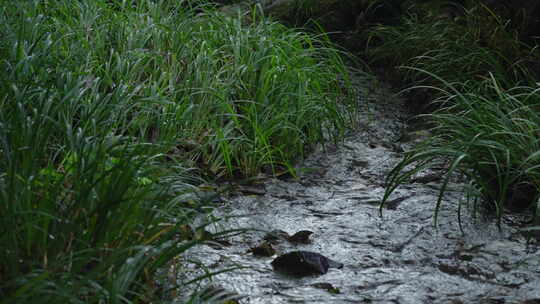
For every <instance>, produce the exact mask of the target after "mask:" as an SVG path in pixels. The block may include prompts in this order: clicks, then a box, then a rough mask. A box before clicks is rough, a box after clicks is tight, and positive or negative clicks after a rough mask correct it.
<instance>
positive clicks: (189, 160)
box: [0, 0, 350, 303]
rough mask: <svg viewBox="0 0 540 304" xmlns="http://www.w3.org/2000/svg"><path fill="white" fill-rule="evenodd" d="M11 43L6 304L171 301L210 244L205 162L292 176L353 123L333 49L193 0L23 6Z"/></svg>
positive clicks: (1, 290) (1, 122) (219, 169)
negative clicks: (197, 221) (166, 270)
mask: <svg viewBox="0 0 540 304" xmlns="http://www.w3.org/2000/svg"><path fill="white" fill-rule="evenodd" d="M195 9H197V10H198V11H197V12H198V13H196V12H195ZM200 12H202V13H200ZM254 19H258V17H257V18H255V17H254ZM0 36H1V37H2V39H1V40H0V58H1V61H0V70H1V71H3V72H2V73H1V74H0V155H1V156H0V218H1V220H0V245H1V246H0V248H2V249H1V250H0V279H1V280H0V282H1V283H0V299H2V300H1V302H2V303H15V302H16V303H68V302H69V303H71V302H73V303H104V302H107V303H130V302H150V301H157V300H158V299H159V298H160V295H159V293H157V289H156V288H155V286H154V283H153V279H152V276H153V274H154V270H156V269H157V268H159V267H162V266H164V265H166V263H168V262H169V261H171V259H172V258H173V257H174V256H176V255H177V254H180V253H182V252H184V251H185V250H186V249H188V248H189V247H191V246H193V245H195V244H196V243H198V242H200V241H204V240H203V239H202V238H201V239H198V238H193V237H186V236H182V234H181V233H180V236H178V232H179V231H182V229H183V227H186V225H190V224H191V222H192V220H193V218H194V217H195V216H199V213H198V212H197V210H198V209H200V208H199V207H200V206H198V205H199V204H200V205H201V206H202V205H205V204H204V202H198V201H196V202H193V201H190V202H189V206H188V205H187V204H183V203H182V199H181V195H182V194H184V193H185V192H186V189H192V188H194V186H193V185H192V184H197V183H200V181H199V180H198V179H197V178H195V177H194V175H193V174H194V173H193V170H191V169H189V168H193V167H198V169H199V171H198V172H199V173H200V172H201V171H206V172H211V173H212V174H214V175H215V176H224V175H229V176H230V175H234V174H245V175H247V174H253V173H256V172H258V170H262V169H266V168H270V169H276V170H277V169H278V168H282V167H283V168H291V167H292V162H293V161H294V160H295V159H297V158H298V157H301V156H302V154H303V152H304V151H305V149H306V147H307V146H309V145H312V144H315V143H318V142H322V141H324V140H327V139H334V140H337V138H338V136H339V135H340V133H341V132H342V130H343V128H344V127H345V125H346V123H347V121H348V119H349V117H347V116H346V115H345V114H342V113H343V110H344V109H347V108H349V107H350V104H349V100H346V99H345V98H341V97H340V94H341V93H342V92H343V91H347V90H348V89H347V85H348V84H347V79H346V75H345V74H343V75H342V74H341V73H344V68H343V65H342V63H341V60H340V58H339V56H338V54H337V53H336V52H335V51H333V50H332V49H330V48H328V47H327V45H328V44H327V42H325V41H323V40H322V39H315V38H312V37H309V36H307V35H304V34H299V33H296V32H293V31H290V30H287V29H285V28H284V27H282V26H280V25H279V24H276V23H269V22H267V21H264V20H257V21H256V22H254V23H253V24H250V25H243V24H242V23H241V21H240V20H239V19H237V18H229V17H226V16H223V15H221V14H218V13H216V12H213V11H208V10H206V9H205V8H204V7H196V8H194V7H189V5H187V4H186V2H185V1H67V0H65V1H64V0H57V1H17V2H13V3H10V4H9V5H3V6H1V7H0ZM338 75H341V76H339V77H338ZM338 79H340V80H341V81H338ZM194 204H195V205H194ZM205 210H206V208H205ZM200 216H203V215H200ZM224 233H225V234H226V232H224ZM224 233H222V234H224ZM173 240H175V241H173Z"/></svg>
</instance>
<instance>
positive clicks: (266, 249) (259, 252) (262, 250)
mask: <svg viewBox="0 0 540 304" xmlns="http://www.w3.org/2000/svg"><path fill="white" fill-rule="evenodd" d="M248 252H251V253H253V255H256V256H264V257H270V256H273V255H274V254H276V250H275V249H274V248H272V244H271V243H269V242H263V243H261V244H259V245H258V246H255V247H252V248H250V249H249V251H248Z"/></svg>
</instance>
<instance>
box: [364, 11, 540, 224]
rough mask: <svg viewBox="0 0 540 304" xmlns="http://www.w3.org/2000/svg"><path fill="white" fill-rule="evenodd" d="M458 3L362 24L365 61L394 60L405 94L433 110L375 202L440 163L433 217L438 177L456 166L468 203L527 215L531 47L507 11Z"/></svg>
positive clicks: (534, 165) (532, 160)
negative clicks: (422, 137)
mask: <svg viewBox="0 0 540 304" xmlns="http://www.w3.org/2000/svg"><path fill="white" fill-rule="evenodd" d="M465 3H466V5H465V6H464V7H460V6H456V5H454V6H452V7H451V10H450V11H449V6H448V5H447V4H443V1H432V2H429V3H428V2H426V3H423V4H417V5H413V6H411V7H409V10H408V15H407V17H406V18H404V19H403V21H402V23H401V24H400V25H397V26H385V25H381V26H378V27H376V28H374V29H373V30H372V31H371V32H370V33H369V45H370V46H372V47H371V48H370V49H369V50H368V52H369V53H370V54H372V56H373V58H374V60H373V61H374V62H375V63H383V62H386V63H387V64H388V63H389V64H388V65H389V66H399V67H401V69H400V71H399V77H400V79H401V81H402V82H401V83H402V84H403V83H405V84H407V85H410V86H411V88H410V89H408V90H410V91H412V92H413V93H414V92H415V91H418V90H423V91H424V92H426V91H427V92H429V93H431V97H433V99H435V102H432V103H431V104H432V105H435V107H434V108H435V109H436V110H435V112H434V113H431V114H426V115H423V116H422V118H423V119H425V120H426V121H429V122H430V123H431V125H432V126H433V129H432V130H430V131H431V133H432V134H434V136H433V137H432V138H430V139H428V140H426V141H425V142H424V143H423V144H421V145H419V146H417V147H415V148H414V149H412V150H411V151H408V152H407V153H406V155H405V157H404V159H403V160H402V161H401V162H400V163H399V164H398V165H397V166H396V167H395V168H394V169H393V170H392V172H391V173H390V174H389V176H388V179H387V183H388V188H387V191H386V193H385V196H384V199H383V203H384V201H386V200H387V199H388V197H389V196H390V194H391V193H392V192H393V191H394V190H395V189H396V188H397V187H398V186H399V185H400V184H403V183H406V182H407V181H409V179H410V178H411V177H412V176H414V175H415V174H417V173H418V172H421V171H422V170H424V169H427V168H433V167H440V166H441V163H443V164H444V168H445V171H444V173H445V175H444V177H445V178H444V181H443V183H442V185H441V189H440V196H439V200H438V202H437V206H436V211H435V220H436V218H437V215H438V210H439V208H440V205H441V203H442V196H443V194H444V193H445V191H447V187H448V183H449V182H450V181H451V179H452V178H454V177H455V176H456V175H458V174H460V175H461V176H463V177H464V178H465V179H464V180H465V181H467V182H468V183H469V184H468V185H467V186H466V187H465V188H466V190H467V193H468V194H469V199H470V202H472V206H473V210H475V211H483V212H487V213H494V214H495V215H496V216H497V218H498V219H499V221H500V219H501V216H502V215H503V214H504V212H506V211H508V210H514V211H515V210H520V211H524V210H526V211H528V212H529V214H530V215H531V216H533V217H535V216H536V214H537V213H538V210H537V209H538V206H537V203H536V202H537V200H538V198H539V193H540V183H539V181H540V179H539V176H540V166H539V165H540V159H539V153H538V151H539V150H540V146H539V145H540V143H539V140H538V138H539V134H540V133H539V132H540V129H539V127H538V126H539V125H540V116H539V115H538V109H539V102H540V98H539V97H540V96H539V92H540V91H539V89H538V83H537V75H538V74H537V73H538V70H537V67H536V70H535V66H534V64H531V63H532V62H537V61H538V60H539V59H540V53H539V52H538V48H537V46H534V45H533V46H530V45H527V44H525V43H523V42H522V41H521V40H520V39H519V37H520V36H521V35H520V33H521V32H522V30H523V29H520V28H519V26H517V25H516V24H515V23H513V21H512V20H511V19H510V17H505V18H503V17H502V15H501V14H500V11H499V10H495V9H492V8H491V7H488V6H486V5H484V4H482V3H481V2H478V1H474V2H470V3H469V2H467V1H465ZM413 96H414V95H413ZM413 98H414V97H413ZM410 102H415V100H414V99H413V100H411V101H410ZM459 210H460V211H459V212H461V205H460V208H459Z"/></svg>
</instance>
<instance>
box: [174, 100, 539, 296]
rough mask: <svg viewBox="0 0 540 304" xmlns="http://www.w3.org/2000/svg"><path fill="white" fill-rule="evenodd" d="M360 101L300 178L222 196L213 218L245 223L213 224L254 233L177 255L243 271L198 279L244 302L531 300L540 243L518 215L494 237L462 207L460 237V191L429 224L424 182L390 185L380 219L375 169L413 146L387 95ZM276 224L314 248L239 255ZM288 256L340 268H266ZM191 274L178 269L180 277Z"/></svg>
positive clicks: (379, 177) (433, 191)
mask: <svg viewBox="0 0 540 304" xmlns="http://www.w3.org/2000/svg"><path fill="white" fill-rule="evenodd" d="M366 94H367V92H366ZM364 95H365V94H364ZM368 97H370V98H367V99H366V98H364V99H362V100H361V102H362V104H361V106H362V112H363V114H362V117H363V118H362V119H361V122H360V126H359V127H358V130H356V131H355V132H354V134H349V135H348V136H347V138H346V139H345V141H344V142H343V143H342V144H340V145H339V146H337V147H327V148H326V149H325V150H323V149H321V150H320V151H316V152H314V153H313V154H312V155H310V156H309V157H308V158H307V159H306V160H305V161H304V162H303V163H302V164H300V165H299V166H300V167H302V168H306V169H309V170H305V171H306V172H305V173H303V174H302V175H301V176H300V177H299V178H298V179H292V178H290V179H279V178H274V179H270V180H267V181H265V182H264V183H262V184H261V185H259V188H260V190H261V191H262V193H264V194H260V195H244V196H237V197H231V198H226V199H225V201H226V202H225V203H224V206H223V207H221V208H219V209H218V210H217V211H216V212H217V215H218V216H222V215H248V216H245V217H240V218H235V219H233V220H231V221H230V222H226V223H222V225H223V226H222V227H224V228H235V227H236V228H238V227H243V228H255V229H258V230H260V231H251V232H247V233H244V234H241V235H239V236H236V237H233V238H232V239H231V240H230V242H231V245H230V246H222V247H216V246H207V245H202V246H198V247H197V248H193V249H192V250H191V251H189V252H188V255H187V258H189V259H194V260H200V261H201V262H202V263H204V264H205V265H207V267H208V270H209V271H219V270H221V269H225V268H228V267H234V266H241V267H244V268H242V269H237V270H235V271H231V272H226V273H222V274H219V275H216V276H214V277H213V278H212V279H211V281H210V280H206V281H205V283H210V284H213V285H215V286H220V287H221V288H223V289H224V290H227V291H230V292H234V293H237V294H239V295H241V296H243V297H242V298H241V299H240V300H239V303H411V304H412V303H529V304H530V303H540V251H539V246H538V245H537V244H534V243H532V244H531V243H528V242H527V240H526V239H525V237H524V236H523V235H522V234H521V233H520V232H519V231H518V228H517V225H515V222H519V221H520V218H519V217H517V216H507V217H506V218H504V221H503V225H502V229H500V230H499V229H498V228H497V226H496V225H495V224H494V222H493V221H491V220H486V219H481V218H476V219H475V218H472V217H471V216H470V215H469V214H468V212H466V211H465V212H464V214H463V217H462V220H463V230H464V234H462V233H461V231H460V229H459V226H458V222H457V213H456V208H457V205H458V202H459V200H460V199H463V194H462V193H461V192H460V191H458V190H459V189H460V187H459V185H457V184H456V185H453V188H455V189H456V191H455V192H451V193H448V194H447V195H446V196H445V198H444V202H443V205H442V208H441V210H440V214H439V222H438V226H437V227H436V228H435V227H434V225H433V211H434V208H435V202H436V200H437V195H438V191H437V189H438V184H437V183H438V181H437V180H436V179H430V178H418V179H416V180H414V179H413V181H412V182H411V183H409V184H406V185H403V186H401V187H400V188H398V190H396V191H395V193H394V194H393V196H392V197H391V199H390V203H389V204H388V205H387V208H385V210H384V212H383V217H380V216H379V201H380V199H381V198H382V195H383V194H384V191H385V188H384V178H385V174H386V173H387V172H388V171H389V170H390V169H391V168H392V166H393V165H394V164H395V163H396V162H398V161H399V160H400V157H402V153H403V152H402V151H403V149H407V147H408V145H410V144H411V143H410V142H409V143H406V142H403V141H400V138H403V136H401V135H402V134H403V132H404V130H405V128H406V127H407V126H406V124H405V123H404V122H405V121H406V120H407V117H408V114H406V111H405V108H404V105H403V104H401V102H400V101H399V100H398V99H397V98H396V97H395V96H394V95H392V94H391V93H389V92H388V91H381V92H378V93H377V94H374V95H372V94H369V96H368ZM432 173H433V172H425V174H426V175H425V176H428V177H429V176H430V174H432ZM276 229H279V230H284V231H286V232H287V233H289V234H293V233H295V232H297V231H300V230H309V231H312V232H313V234H312V235H311V236H310V238H311V240H312V242H311V243H310V244H294V243H291V242H286V241H283V242H279V243H278V244H277V245H275V247H274V248H275V249H276V251H277V253H276V255H274V256H272V257H257V256H254V255H253V254H252V253H250V252H248V251H249V249H250V248H251V247H254V246H257V245H258V244H260V243H261V242H262V240H263V237H264V235H265V232H267V231H271V230H276ZM293 250H307V251H313V252H317V253H320V254H322V255H324V256H326V257H329V258H331V259H333V260H335V261H338V262H341V263H343V264H344V267H343V268H341V269H329V271H328V273H326V274H324V275H311V276H307V277H301V278H299V277H291V276H288V275H284V274H280V273H277V272H275V271H274V270H273V269H272V266H271V262H272V260H273V259H274V258H276V256H278V255H280V254H283V253H286V252H290V251H293ZM196 274H197V273H194V272H189V271H187V272H182V276H181V277H180V278H179V279H180V280H188V279H190V278H193V276H195V275H196ZM198 274H200V273H198ZM191 288H192V286H191Z"/></svg>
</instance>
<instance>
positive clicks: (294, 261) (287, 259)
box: [272, 251, 343, 276]
mask: <svg viewBox="0 0 540 304" xmlns="http://www.w3.org/2000/svg"><path fill="white" fill-rule="evenodd" d="M272 267H273V268H274V270H275V271H279V272H283V273H287V274H292V275H298V276H307V275H313V274H325V273H327V272H328V268H338V269H339V268H342V267H343V264H342V263H338V262H336V261H333V260H331V259H329V258H327V257H325V256H323V255H321V254H318V253H315V252H311V251H292V252H289V253H286V254H284V255H281V256H279V257H277V258H276V259H275V260H273V261H272Z"/></svg>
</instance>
